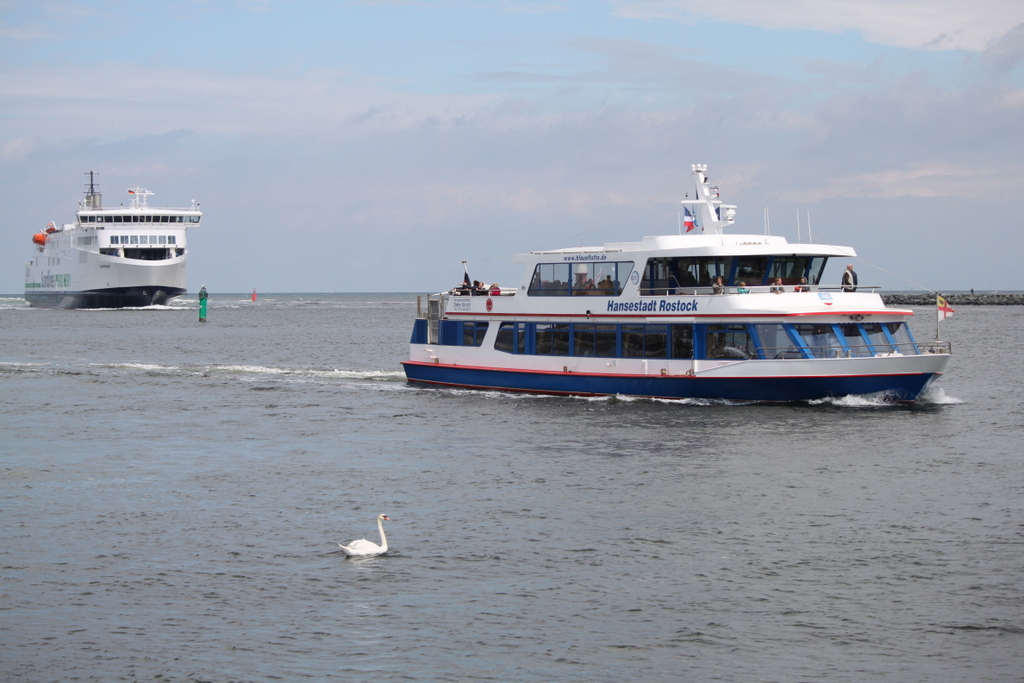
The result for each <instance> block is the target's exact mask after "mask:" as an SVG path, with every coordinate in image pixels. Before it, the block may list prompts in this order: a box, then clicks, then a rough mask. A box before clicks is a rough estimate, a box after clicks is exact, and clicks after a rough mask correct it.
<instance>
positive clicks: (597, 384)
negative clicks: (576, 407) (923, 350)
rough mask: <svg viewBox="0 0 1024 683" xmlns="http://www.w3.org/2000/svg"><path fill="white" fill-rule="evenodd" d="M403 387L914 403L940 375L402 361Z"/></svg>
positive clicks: (560, 393)
mask: <svg viewBox="0 0 1024 683" xmlns="http://www.w3.org/2000/svg"><path fill="white" fill-rule="evenodd" d="M402 365H403V366H404V368H405V374H406V377H407V378H408V380H409V382H411V383H415V384H429V385H443V386H452V387H462V388H468V389H482V390H498V391H516V392H528V393H539V394H556V395H570V396H608V395H622V396H637V397H645V398H664V399H720V400H733V401H758V402H760V401H771V402H790V401H811V400H816V399H824V398H833V397H840V396H849V395H865V394H875V395H884V396H885V397H886V398H887V399H890V400H894V401H914V400H915V399H916V398H917V397H918V396H919V395H920V394H921V392H922V391H924V389H925V388H926V387H927V386H928V385H929V384H930V383H931V382H933V381H934V380H935V379H936V378H938V377H939V376H940V375H941V372H912V373H897V374H869V375H838V376H837V375H828V376H826V375H817V376H811V375H799V376H784V377H783V376H706V377H701V376H699V375H696V376H687V375H684V376H664V375H620V374H586V373H574V372H550V371H541V372H538V371H526V370H519V369H516V370H508V369H500V368H481V367H465V366H453V365H442V364H438V363H424V362H417V361H406V362H404V363H403V364H402Z"/></svg>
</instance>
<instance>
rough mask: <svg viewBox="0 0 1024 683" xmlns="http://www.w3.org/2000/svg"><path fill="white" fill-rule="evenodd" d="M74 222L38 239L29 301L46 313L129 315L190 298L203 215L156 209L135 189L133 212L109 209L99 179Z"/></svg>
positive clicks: (194, 209) (193, 209)
mask: <svg viewBox="0 0 1024 683" xmlns="http://www.w3.org/2000/svg"><path fill="white" fill-rule="evenodd" d="M86 175H87V176H88V177H89V183H88V185H87V186H86V187H87V190H86V195H85V199H83V200H80V201H79V207H78V212H77V214H76V215H75V222H74V223H65V224H63V225H59V226H58V225H55V224H54V223H50V224H49V225H48V226H47V227H46V228H44V229H42V230H40V231H39V232H37V233H36V234H34V235H32V243H33V244H34V245H35V247H36V255H35V258H33V259H32V260H31V261H29V262H28V264H27V265H26V267H25V300H26V301H28V303H29V304H31V305H32V306H39V307H43V308H125V307H131V306H151V305H153V304H166V303H167V302H168V301H170V300H171V299H173V298H174V297H176V296H179V295H181V294H184V293H185V287H186V284H185V264H186V260H187V259H188V245H187V243H186V235H185V233H186V231H187V230H188V229H189V228H195V227H198V226H199V222H200V219H201V218H202V216H203V214H202V212H201V211H200V210H199V205H198V204H196V203H195V201H193V202H192V206H190V207H189V208H187V209H167V208H161V209H153V208H150V207H149V206H148V205H147V202H146V199H147V197H150V196H152V195H153V193H152V192H150V191H149V190H146V189H144V188H141V187H135V188H131V189H129V190H128V198H129V200H130V201H129V203H128V206H123V205H122V206H118V207H111V208H104V206H103V200H102V195H100V193H99V192H97V191H96V185H95V175H96V174H94V173H91V172H90V173H87V174H86Z"/></svg>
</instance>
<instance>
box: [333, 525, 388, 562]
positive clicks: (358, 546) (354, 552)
mask: <svg viewBox="0 0 1024 683" xmlns="http://www.w3.org/2000/svg"><path fill="white" fill-rule="evenodd" d="M390 521H392V520H391V519H390V518H389V517H388V516H387V515H377V531H379V532H380V545H377V544H376V543H374V542H373V541H367V540H366V539H365V538H360V539H359V540H358V541H352V542H351V543H349V544H348V545H341V544H340V543H339V544H338V546H340V547H341V549H342V550H344V551H345V554H346V555H348V556H349V557H366V556H368V555H381V554H383V553H386V552H387V551H388V539H387V537H386V536H384V522H390Z"/></svg>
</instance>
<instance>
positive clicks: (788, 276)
mask: <svg viewBox="0 0 1024 683" xmlns="http://www.w3.org/2000/svg"><path fill="white" fill-rule="evenodd" d="M812 260H813V259H812V257H810V256H776V257H775V258H773V259H772V265H771V269H770V270H769V272H768V281H769V282H775V278H782V284H784V285H795V284H799V283H800V278H802V277H806V278H807V281H808V282H810V281H811V278H810V276H809V275H808V271H809V270H810V266H811V261H812Z"/></svg>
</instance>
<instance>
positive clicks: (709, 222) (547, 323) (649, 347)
mask: <svg viewBox="0 0 1024 683" xmlns="http://www.w3.org/2000/svg"><path fill="white" fill-rule="evenodd" d="M706 171H707V167H706V166H703V165H695V166H693V173H694V175H695V176H696V184H697V192H696V198H695V199H687V200H685V201H684V202H683V204H684V205H685V209H684V210H685V212H686V215H687V221H686V225H687V232H686V233H685V234H678V235H661V236H656V237H645V238H644V239H643V240H641V241H639V242H624V243H612V244H605V245H604V246H599V247H578V248H570V249H556V250H551V251H535V252H530V253H528V254H524V255H521V256H520V257H518V260H520V261H522V262H524V263H525V264H526V268H525V272H524V274H523V276H522V280H521V281H520V282H519V284H518V285H517V286H515V287H509V288H499V289H495V290H493V291H491V292H475V291H472V289H471V288H470V287H468V286H466V285H468V284H469V276H468V272H467V274H466V281H465V283H464V285H463V286H460V287H456V288H453V289H452V290H451V291H447V292H442V293H439V294H434V295H430V296H428V297H427V298H426V307H425V309H424V307H423V305H422V304H423V301H422V297H421V299H420V301H419V302H418V309H419V310H418V317H417V319H416V321H415V325H414V327H413V333H412V340H411V343H410V351H409V360H408V361H405V362H403V363H402V365H403V366H404V368H405V373H406V377H407V378H408V380H409V382H412V383H417V384H426V385H444V386H452V387H467V388H473V389H490V390H504V391H521V392H534V393H544V394H565V395H581V396H602V395H624V396H640V397H651V398H665V399H691V398H692V399H725V400H733V401H806V400H816V399H823V398H827V397H841V396H847V395H875V396H879V397H882V398H884V399H886V400H896V401H914V400H916V399H917V398H918V397H919V396H920V395H921V393H922V391H923V390H924V389H925V388H926V387H927V386H928V385H929V384H930V383H932V382H933V381H934V380H935V379H936V378H937V377H939V376H940V375H941V374H942V372H943V370H944V368H945V367H946V364H947V363H948V362H949V359H950V345H949V343H948V342H938V341H936V342H919V341H917V340H915V338H914V335H913V334H912V333H911V331H910V328H909V326H908V324H907V321H908V319H909V318H910V316H912V315H913V311H911V310H907V309H900V308H887V307H886V305H885V304H884V302H883V301H882V298H881V296H880V295H879V293H878V291H877V290H878V288H877V287H873V286H856V287H851V286H847V287H843V286H841V285H838V284H837V285H829V284H825V283H823V282H822V275H823V274H824V272H825V266H826V264H827V263H828V261H829V260H830V259H842V260H845V259H849V258H851V257H853V256H855V255H856V254H855V252H854V250H853V249H852V248H850V247H843V246H830V245H822V244H803V243H794V244H791V243H789V242H788V241H787V240H786V239H785V238H783V237H780V236H771V235H756V234H755V235H738V234H737V235H729V234H726V233H725V231H724V228H725V227H726V226H728V225H731V224H733V222H734V221H735V214H736V211H735V209H736V207H735V206H732V205H727V204H723V203H722V202H721V200H720V199H719V193H718V188H717V187H712V186H711V184H710V182H709V181H708V179H707V177H706V175H705V173H706ZM691 209H693V211H692V212H691ZM698 222H701V223H702V224H703V226H702V228H703V229H702V231H700V230H697V229H696V228H695V227H694V226H696V225H697V223H698ZM682 232H683V231H682V227H681V226H680V233H682ZM719 277H720V278H722V280H721V283H720V284H719V285H718V286H715V284H714V283H715V280H716V278H719Z"/></svg>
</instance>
